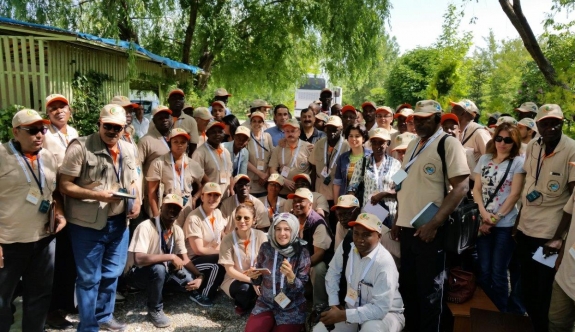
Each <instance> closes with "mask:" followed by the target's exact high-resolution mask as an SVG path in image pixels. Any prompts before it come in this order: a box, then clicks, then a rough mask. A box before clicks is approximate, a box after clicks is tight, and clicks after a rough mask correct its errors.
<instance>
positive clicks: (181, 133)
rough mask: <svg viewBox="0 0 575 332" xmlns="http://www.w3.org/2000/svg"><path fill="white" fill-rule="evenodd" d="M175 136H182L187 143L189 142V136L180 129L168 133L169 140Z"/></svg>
mask: <svg viewBox="0 0 575 332" xmlns="http://www.w3.org/2000/svg"><path fill="white" fill-rule="evenodd" d="M176 136H184V137H185V138H186V139H187V140H188V141H189V140H190V134H188V132H187V131H185V130H184V129H182V128H174V129H172V130H171V131H170V136H169V139H172V138H174V137H176Z"/></svg>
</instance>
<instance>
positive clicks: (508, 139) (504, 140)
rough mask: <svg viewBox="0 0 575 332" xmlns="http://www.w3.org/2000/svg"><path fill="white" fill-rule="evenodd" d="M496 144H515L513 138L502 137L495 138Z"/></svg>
mask: <svg viewBox="0 0 575 332" xmlns="http://www.w3.org/2000/svg"><path fill="white" fill-rule="evenodd" d="M494 140H495V142H497V143H501V142H503V143H505V144H513V143H514V142H513V138H511V137H502V136H495V138H494Z"/></svg>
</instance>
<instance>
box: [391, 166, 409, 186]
mask: <svg viewBox="0 0 575 332" xmlns="http://www.w3.org/2000/svg"><path fill="white" fill-rule="evenodd" d="M405 178H407V173H406V172H405V171H404V170H402V169H400V170H399V171H397V172H396V173H395V174H393V175H392V176H391V180H392V181H393V183H395V185H396V186H397V185H399V184H401V183H402V182H403V180H405Z"/></svg>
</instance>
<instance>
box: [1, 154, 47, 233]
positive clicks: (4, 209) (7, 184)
mask: <svg viewBox="0 0 575 332" xmlns="http://www.w3.org/2000/svg"><path fill="white" fill-rule="evenodd" d="M17 153H18V155H19V156H20V161H21V162H22V165H23V166H24V168H23V167H22V166H21V164H20V163H19V162H18V159H17V157H16V155H15V154H14V152H13V151H12V149H11V148H10V145H9V143H3V144H2V145H0V244H9V243H17V242H20V243H30V242H35V241H38V240H40V239H42V238H45V237H46V236H48V235H49V234H48V233H46V229H45V224H46V222H48V214H47V213H41V212H40V211H38V209H39V208H40V203H41V202H42V200H48V201H50V202H51V201H52V193H53V192H54V190H56V174H57V169H58V162H57V160H56V157H54V155H53V154H52V153H51V152H50V151H48V150H46V149H42V150H40V152H39V154H38V155H39V156H40V163H41V169H42V174H43V175H42V178H43V179H45V180H44V185H43V188H42V191H43V194H42V195H41V196H40V197H38V202H36V204H33V203H31V202H29V201H27V200H26V198H27V196H28V194H29V193H30V190H38V184H37V183H36V181H35V180H34V176H33V175H32V174H31V173H30V169H29V168H28V166H26V163H25V161H24V159H23V157H22V156H21V154H20V152H17ZM30 166H31V167H32V169H33V170H34V174H36V177H38V161H33V162H32V163H31V164H30ZM26 174H28V177H29V179H30V182H28V180H27V177H26ZM38 194H40V192H39V190H38Z"/></svg>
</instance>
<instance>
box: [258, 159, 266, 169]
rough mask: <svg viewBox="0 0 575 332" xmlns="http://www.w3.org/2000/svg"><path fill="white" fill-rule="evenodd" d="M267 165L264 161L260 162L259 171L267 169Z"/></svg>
mask: <svg viewBox="0 0 575 332" xmlns="http://www.w3.org/2000/svg"><path fill="white" fill-rule="evenodd" d="M265 165H266V163H264V161H263V160H258V163H257V167H258V171H263V170H264V168H265Z"/></svg>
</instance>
